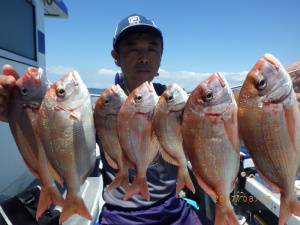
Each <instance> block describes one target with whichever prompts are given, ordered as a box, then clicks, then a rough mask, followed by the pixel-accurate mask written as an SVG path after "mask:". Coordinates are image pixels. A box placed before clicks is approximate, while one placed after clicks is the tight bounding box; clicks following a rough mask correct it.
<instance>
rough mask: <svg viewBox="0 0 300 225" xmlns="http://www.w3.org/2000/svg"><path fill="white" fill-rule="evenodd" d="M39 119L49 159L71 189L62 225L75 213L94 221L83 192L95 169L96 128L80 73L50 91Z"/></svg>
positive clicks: (64, 207)
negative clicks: (88, 178)
mask: <svg viewBox="0 0 300 225" xmlns="http://www.w3.org/2000/svg"><path fill="white" fill-rule="evenodd" d="M38 119H39V125H40V126H39V134H40V136H41V140H42V143H43V146H44V148H45V152H46V154H47V157H48V159H49V161H50V163H51V164H52V166H53V168H54V169H55V170H56V171H57V173H58V174H59V175H60V176H61V177H62V179H63V180H64V185H65V186H66V188H67V195H66V199H65V202H64V206H63V210H62V213H61V215H60V218H59V222H60V223H63V222H64V221H65V220H67V219H68V218H69V217H70V216H72V215H73V214H75V213H77V214H79V215H81V216H83V217H85V218H87V219H90V220H91V219H92V217H91V215H90V213H89V212H88V209H87V208H86V206H85V203H84V201H83V199H82V198H81V196H79V191H80V185H81V184H82V183H83V182H84V180H85V178H86V177H87V176H88V175H89V173H90V172H91V170H92V169H93V168H94V166H95V161H96V152H95V149H96V141H95V128H94V122H93V114H92V104H91V100H90V97H89V93H88V90H87V88H86V86H85V85H84V83H83V82H82V80H81V78H80V75H79V74H78V73H77V72H76V71H71V72H69V73H68V74H66V75H65V76H64V77H63V78H62V79H60V80H59V81H57V82H56V83H54V84H53V85H52V86H51V87H50V88H49V89H48V91H47V93H46V95H45V98H44V101H43V102H42V105H41V107H40V110H39V118H38Z"/></svg>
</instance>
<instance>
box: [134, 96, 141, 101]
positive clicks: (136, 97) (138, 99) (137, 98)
mask: <svg viewBox="0 0 300 225" xmlns="http://www.w3.org/2000/svg"><path fill="white" fill-rule="evenodd" d="M134 100H135V101H136V102H141V101H142V100H143V97H142V96H141V95H138V96H135V98H134Z"/></svg>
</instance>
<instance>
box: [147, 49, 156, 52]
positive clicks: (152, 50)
mask: <svg viewBox="0 0 300 225" xmlns="http://www.w3.org/2000/svg"><path fill="white" fill-rule="evenodd" d="M149 51H150V52H158V50H157V49H156V48H150V49H149Z"/></svg>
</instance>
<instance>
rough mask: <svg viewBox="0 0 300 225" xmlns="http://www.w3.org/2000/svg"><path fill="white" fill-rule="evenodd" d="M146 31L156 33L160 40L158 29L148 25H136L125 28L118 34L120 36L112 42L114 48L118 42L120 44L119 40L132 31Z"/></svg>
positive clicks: (160, 34)
mask: <svg viewBox="0 0 300 225" xmlns="http://www.w3.org/2000/svg"><path fill="white" fill-rule="evenodd" d="M146 30H151V31H153V32H154V33H157V34H158V35H159V36H160V37H161V38H162V33H161V31H160V30H159V29H158V28H156V27H154V26H152V25H148V24H136V25H132V26H129V27H126V28H125V29H123V30H122V31H121V32H120V34H119V35H118V36H117V37H116V39H115V40H114V48H115V47H116V45H117V44H118V42H120V40H121V39H122V38H124V37H125V36H126V35H128V34H129V33H131V32H133V31H146Z"/></svg>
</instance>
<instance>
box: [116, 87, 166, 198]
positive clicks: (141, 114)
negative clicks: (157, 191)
mask: <svg viewBox="0 0 300 225" xmlns="http://www.w3.org/2000/svg"><path fill="white" fill-rule="evenodd" d="M157 101H158V96H157V94H156V92H155V90H154V88H153V85H152V83H148V82H144V83H143V84H141V85H140V86H139V87H137V88H136V89H135V90H134V91H133V92H132V93H131V94H130V95H129V96H128V97H127V99H126V101H125V103H124V104H123V105H122V107H121V110H120V112H119V115H118V134H119V140H120V144H121V146H122V149H123V150H124V155H125V156H126V157H127V158H128V160H129V161H130V162H131V163H132V164H133V165H134V166H135V168H136V171H137V175H136V177H135V178H134V180H133V183H132V185H131V186H130V187H129V188H128V190H127V191H126V194H125V196H124V199H125V200H127V199H128V198H130V197H131V196H132V195H134V194H138V193H141V194H142V196H143V197H144V198H145V199H148V200H149V199H150V195H149V191H148V185H147V180H146V171H147V168H148V166H149V165H150V164H151V163H152V162H153V160H154V159H155V157H156V156H157V155H158V151H159V148H160V146H159V142H158V140H157V137H156V136H155V134H154V131H153V128H152V116H153V113H154V109H155V105H156V103H157Z"/></svg>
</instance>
